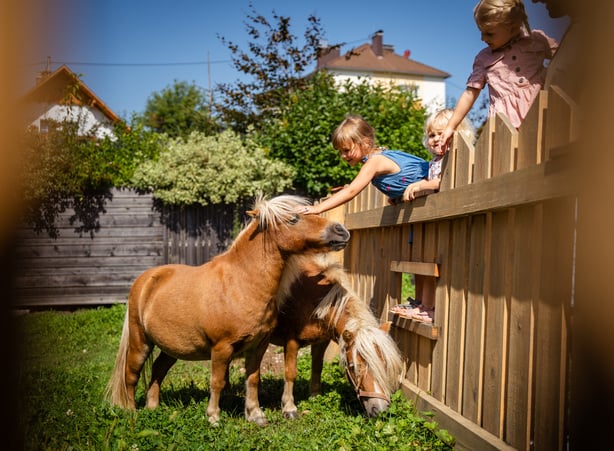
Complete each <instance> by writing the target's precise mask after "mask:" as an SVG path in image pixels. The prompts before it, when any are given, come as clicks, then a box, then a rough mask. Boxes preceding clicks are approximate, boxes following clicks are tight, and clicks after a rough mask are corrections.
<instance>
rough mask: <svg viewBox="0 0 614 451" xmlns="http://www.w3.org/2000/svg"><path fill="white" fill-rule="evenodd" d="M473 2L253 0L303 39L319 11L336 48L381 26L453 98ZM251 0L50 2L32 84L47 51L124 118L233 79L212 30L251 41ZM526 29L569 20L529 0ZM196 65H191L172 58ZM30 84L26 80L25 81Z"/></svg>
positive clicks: (471, 36)
mask: <svg viewBox="0 0 614 451" xmlns="http://www.w3.org/2000/svg"><path fill="white" fill-rule="evenodd" d="M476 2H477V0H424V1H417V0H406V1H398V0H370V1H362V0H353V1H347V0H312V1H295V0H253V1H252V3H253V5H254V7H255V9H256V11H257V12H258V13H260V14H262V15H264V16H266V17H267V18H269V19H270V18H271V17H272V11H273V10H274V11H275V12H276V13H277V14H278V15H282V16H290V17H291V25H292V31H293V33H294V34H295V35H296V36H298V37H301V36H302V34H303V32H304V30H305V27H306V24H307V17H308V16H309V15H310V14H314V15H316V16H317V17H319V18H320V20H321V24H322V27H323V29H324V31H325V37H326V39H327V40H328V42H329V43H330V44H337V43H347V44H346V45H345V46H344V47H342V51H346V50H349V49H350V48H353V47H356V46H358V45H361V44H363V43H365V42H370V39H371V35H372V34H373V33H374V32H375V31H377V30H383V31H384V43H385V44H391V45H393V46H394V48H395V51H396V52H397V53H399V54H403V51H404V50H410V52H411V58H412V59H414V60H416V61H419V62H421V63H424V64H428V65H430V66H433V67H436V68H437V69H441V70H443V71H446V72H448V73H450V74H451V77H450V78H449V79H448V80H447V83H446V94H447V97H448V98H453V99H457V98H458V96H459V95H460V93H461V91H462V90H463V89H464V84H465V81H466V79H467V76H468V75H469V72H470V70H471V65H472V63H473V58H474V56H475V55H476V53H477V52H478V51H479V50H480V49H481V48H483V47H484V45H483V43H482V42H481V41H480V36H479V33H478V30H477V28H476V26H475V23H474V21H473V14H472V11H473V7H474V6H475V4H476ZM248 6H249V0H221V1H215V2H213V1H207V0H200V1H198V0H175V1H163V0H147V1H145V0H105V1H96V0H82V1H79V0H46V1H43V2H41V7H42V8H45V10H44V11H42V14H41V18H40V19H38V20H39V21H40V23H38V24H37V26H36V28H37V29H38V30H39V38H38V39H36V41H35V44H34V45H32V46H31V48H29V49H28V50H27V52H28V54H27V55H26V61H27V63H28V65H27V67H28V71H29V72H31V73H32V78H31V80H32V82H30V83H29V84H28V85H27V86H26V88H29V87H31V86H32V83H33V77H34V74H35V72H36V71H38V70H42V69H44V67H45V63H44V62H45V61H46V59H47V57H48V56H49V57H51V63H52V66H51V69H52V70H54V69H56V68H57V67H59V65H60V63H67V65H68V66H69V67H70V68H71V69H72V70H73V71H74V72H76V73H78V74H81V75H82V79H83V81H84V82H85V83H86V84H87V85H88V86H89V87H90V88H91V89H92V90H93V91H94V92H95V93H96V94H97V95H98V97H100V98H101V99H102V100H103V101H104V102H105V103H106V104H107V105H108V106H109V107H110V108H111V109H112V110H113V111H115V112H116V113H117V114H119V115H120V116H122V117H124V118H128V117H129V116H130V114H131V113H132V112H142V111H143V110H144V108H145V105H146V101H147V98H148V97H149V96H150V95H151V94H152V93H154V92H157V91H161V90H162V89H164V88H165V87H167V86H170V85H172V83H173V81H174V80H185V81H188V82H194V83H195V84H196V85H198V86H201V87H203V88H209V87H212V88H213V87H214V86H215V84H216V83H222V82H232V81H234V80H236V79H238V78H239V77H240V76H241V74H239V73H238V72H236V71H235V70H234V69H233V67H232V65H231V63H230V52H229V51H228V49H227V48H226V47H225V46H224V45H223V44H222V43H221V42H220V40H219V38H218V35H221V36H224V37H225V38H227V39H228V40H230V41H233V42H235V43H237V44H239V46H240V47H241V48H242V49H246V48H247V38H248V36H247V33H246V32H245V28H244V22H245V21H246V15H247V13H248V12H249V7H248ZM525 6H526V8H527V12H528V14H529V21H530V24H531V27H532V28H534V29H536V28H538V29H542V30H544V31H546V33H548V34H550V35H551V36H553V37H555V38H557V39H560V37H561V36H562V33H563V32H564V29H565V26H566V24H567V20H566V19H556V20H555V19H551V18H549V17H548V13H547V10H546V8H545V6H544V5H543V4H541V3H532V1H531V0H525ZM178 63H196V64H178ZM24 83H26V81H24Z"/></svg>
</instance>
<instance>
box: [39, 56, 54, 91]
mask: <svg viewBox="0 0 614 451" xmlns="http://www.w3.org/2000/svg"><path fill="white" fill-rule="evenodd" d="M49 75H51V57H50V56H48V57H47V67H46V68H45V70H43V71H41V72H39V73H38V75H37V76H36V84H37V85H38V84H39V83H41V82H43V81H45V80H46V79H47V78H48V77H49Z"/></svg>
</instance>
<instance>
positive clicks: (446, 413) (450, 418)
mask: <svg viewBox="0 0 614 451" xmlns="http://www.w3.org/2000/svg"><path fill="white" fill-rule="evenodd" d="M401 390H402V391H403V394H404V395H405V397H406V398H407V399H410V400H413V401H414V403H415V405H416V409H417V410H418V412H429V418H431V416H432V417H433V418H434V419H435V421H436V422H437V424H438V425H439V426H440V427H441V428H442V429H445V430H447V431H448V432H450V434H452V435H453V436H454V438H455V439H456V449H479V450H483V451H486V450H493V451H494V450H499V451H501V450H509V451H512V450H515V449H516V448H513V447H511V446H509V445H508V444H507V443H505V442H504V441H503V440H501V439H499V438H497V437H495V436H494V435H492V434H490V433H488V432H487V431H485V430H484V429H482V428H480V427H479V426H477V425H476V424H474V423H472V422H471V421H470V420H468V419H467V418H465V417H463V416H462V415H461V414H460V413H458V412H455V411H454V410H452V409H451V408H450V407H448V406H446V405H445V404H444V403H442V402H441V401H439V400H437V399H435V398H434V397H432V396H430V395H428V394H427V393H425V392H424V391H423V390H420V389H419V388H418V387H416V386H415V385H413V384H411V383H410V382H408V381H407V380H404V381H403V383H402V384H401Z"/></svg>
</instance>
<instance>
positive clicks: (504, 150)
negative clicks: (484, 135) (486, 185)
mask: <svg viewBox="0 0 614 451" xmlns="http://www.w3.org/2000/svg"><path fill="white" fill-rule="evenodd" d="M517 148H518V132H517V131H516V129H515V128H514V126H513V125H512V123H511V122H510V120H509V119H508V118H507V116H505V115H503V114H501V113H497V115H496V117H495V141H494V145H493V150H492V153H493V155H492V173H491V176H492V177H496V176H498V175H501V174H505V173H508V172H511V171H513V170H514V163H515V161H516V150H517Z"/></svg>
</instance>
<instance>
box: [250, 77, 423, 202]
mask: <svg viewBox="0 0 614 451" xmlns="http://www.w3.org/2000/svg"><path fill="white" fill-rule="evenodd" d="M347 114H359V115H361V116H363V117H364V118H365V119H366V120H367V121H368V122H369V123H370V124H371V125H372V126H373V127H374V128H375V130H376V140H377V142H378V144H379V145H381V146H385V147H387V148H390V149H397V150H404V151H407V152H409V153H413V154H415V155H418V156H420V157H422V158H425V159H428V158H429V154H428V152H427V151H426V149H424V146H423V145H422V135H423V124H424V119H425V110H424V109H423V108H422V106H421V105H420V103H419V102H418V101H417V99H416V96H415V94H414V92H412V91H409V90H403V89H399V88H396V87H394V86H379V85H375V86H372V85H370V84H369V82H368V81H367V80H362V81H359V82H358V83H350V82H346V83H345V84H344V85H342V86H338V85H337V84H336V83H335V81H334V79H333V77H332V76H331V75H330V74H327V73H325V72H318V73H316V74H315V75H314V76H313V77H310V78H309V79H308V83H307V85H306V86H305V87H304V88H303V89H300V90H296V91H294V92H289V93H286V95H285V96H284V97H283V99H282V102H281V104H280V108H279V112H278V115H277V118H275V119H274V120H270V121H268V122H267V123H266V124H265V126H264V128H263V130H262V133H261V134H260V135H259V139H260V142H261V143H262V145H263V146H264V147H265V148H266V149H267V152H268V153H269V155H270V156H271V157H273V158H277V159H279V160H282V161H284V162H286V163H288V164H289V165H291V166H292V167H294V169H295V172H296V177H295V179H294V186H295V188H296V189H297V190H298V191H300V192H302V193H303V194H307V195H309V196H313V197H321V196H324V195H326V194H327V193H328V190H329V189H330V188H332V187H335V186H340V185H344V184H346V183H348V182H349V181H350V180H351V179H352V178H353V177H354V176H355V175H356V173H357V170H358V168H352V167H351V166H349V165H348V164H347V163H345V162H344V161H342V160H341V159H340V158H339V156H338V152H337V151H335V150H334V149H333V147H332V144H331V135H332V132H333V131H334V129H335V128H336V127H337V125H339V123H340V122H341V121H342V120H343V118H344V117H345V116H346V115H347Z"/></svg>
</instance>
